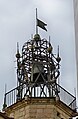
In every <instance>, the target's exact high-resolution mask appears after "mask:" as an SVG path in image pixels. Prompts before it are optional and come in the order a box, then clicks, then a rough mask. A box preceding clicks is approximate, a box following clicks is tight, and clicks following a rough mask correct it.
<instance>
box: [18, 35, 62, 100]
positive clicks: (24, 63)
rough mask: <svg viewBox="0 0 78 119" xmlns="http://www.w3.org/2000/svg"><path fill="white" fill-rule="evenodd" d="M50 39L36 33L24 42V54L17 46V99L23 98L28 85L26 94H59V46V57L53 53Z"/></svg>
mask: <svg viewBox="0 0 78 119" xmlns="http://www.w3.org/2000/svg"><path fill="white" fill-rule="evenodd" d="M52 51H53V47H52V45H51V43H50V40H49V41H47V40H46V39H41V38H40V35H39V34H35V35H34V38H33V39H32V40H29V41H28V42H26V43H24V45H23V47H22V55H20V53H19V48H18V46H17V54H16V58H17V79H18V89H17V90H18V93H17V100H19V99H21V98H22V95H23V93H24V92H23V88H24V86H25V87H26V92H25V93H24V95H29V96H31V97H43V96H44V97H47V96H48V97H53V96H54V95H58V89H57V85H56V82H57V79H58V77H59V75H60V72H59V69H60V65H59V62H60V61H61V58H60V57H59V48H58V55H57V57H55V56H54V54H53V52H52Z"/></svg>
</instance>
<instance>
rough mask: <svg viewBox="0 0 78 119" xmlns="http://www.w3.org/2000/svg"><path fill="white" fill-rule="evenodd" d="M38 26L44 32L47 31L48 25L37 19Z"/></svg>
mask: <svg viewBox="0 0 78 119" xmlns="http://www.w3.org/2000/svg"><path fill="white" fill-rule="evenodd" d="M37 26H39V27H40V28H42V29H43V30H45V31H47V29H46V27H45V26H47V24H45V23H44V22H42V21H41V20H39V19H37Z"/></svg>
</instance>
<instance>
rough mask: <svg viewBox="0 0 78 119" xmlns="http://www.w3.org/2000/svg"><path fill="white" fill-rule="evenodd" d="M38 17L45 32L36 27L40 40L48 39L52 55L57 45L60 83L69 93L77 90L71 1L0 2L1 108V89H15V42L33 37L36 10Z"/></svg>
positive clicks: (21, 43)
mask: <svg viewBox="0 0 78 119" xmlns="http://www.w3.org/2000/svg"><path fill="white" fill-rule="evenodd" d="M36 8H37V9H38V18H40V19H41V20H42V21H44V22H45V23H47V29H48V31H47V32H46V31H44V30H42V29H40V28H39V33H40V35H41V38H47V39H48V37H49V35H50V36H51V43H52V45H53V53H54V54H56V52H57V46H58V45H59V46H60V55H61V58H62V61H61V76H60V84H61V85H62V86H63V87H64V88H66V89H67V90H68V91H69V92H71V93H72V92H73V94H74V88H76V60H75V38H74V15H73V0H0V105H1V106H2V104H3V97H4V87H5V84H7V91H9V90H11V89H12V88H14V87H15V86H16V68H15V66H16V63H15V60H16V58H15V54H16V43H17V42H19V44H20V52H21V48H22V46H23V44H24V43H25V42H26V41H27V40H29V39H30V38H31V34H33V35H34V34H35V22H36V20H35V9H36Z"/></svg>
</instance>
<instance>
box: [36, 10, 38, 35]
mask: <svg viewBox="0 0 78 119" xmlns="http://www.w3.org/2000/svg"><path fill="white" fill-rule="evenodd" d="M36 34H38V26H37V8H36Z"/></svg>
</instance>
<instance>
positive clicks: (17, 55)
mask: <svg viewBox="0 0 78 119" xmlns="http://www.w3.org/2000/svg"><path fill="white" fill-rule="evenodd" d="M16 58H18V59H19V58H20V53H19V43H18V42H17V54H16Z"/></svg>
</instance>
